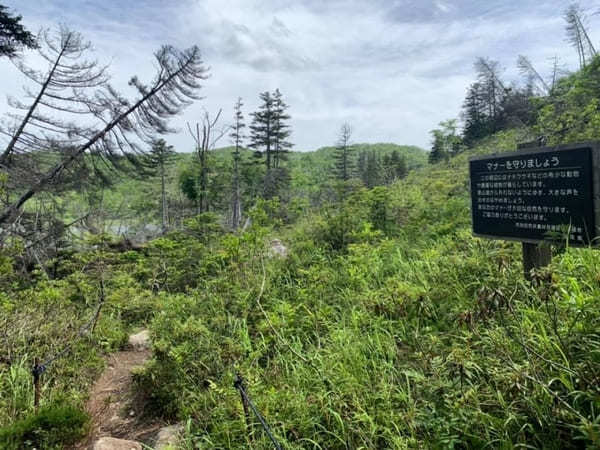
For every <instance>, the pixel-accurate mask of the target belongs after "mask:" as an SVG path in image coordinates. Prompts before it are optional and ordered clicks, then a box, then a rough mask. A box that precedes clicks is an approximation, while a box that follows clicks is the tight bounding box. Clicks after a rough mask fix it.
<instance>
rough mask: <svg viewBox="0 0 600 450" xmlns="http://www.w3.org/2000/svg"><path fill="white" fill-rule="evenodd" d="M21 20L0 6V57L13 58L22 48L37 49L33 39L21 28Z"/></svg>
mask: <svg viewBox="0 0 600 450" xmlns="http://www.w3.org/2000/svg"><path fill="white" fill-rule="evenodd" d="M21 19H22V17H21V16H13V15H11V14H10V13H9V12H8V8H7V7H6V6H4V5H0V56H8V57H13V56H15V55H16V54H17V52H18V51H19V50H20V49H21V48H23V47H27V48H37V42H36V39H35V37H34V36H33V35H32V34H31V33H30V32H29V31H27V30H26V29H25V27H23V25H22V24H21Z"/></svg>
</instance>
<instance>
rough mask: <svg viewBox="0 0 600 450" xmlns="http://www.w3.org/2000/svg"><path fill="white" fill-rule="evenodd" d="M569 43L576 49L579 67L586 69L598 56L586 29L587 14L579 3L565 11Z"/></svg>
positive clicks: (573, 4)
mask: <svg viewBox="0 0 600 450" xmlns="http://www.w3.org/2000/svg"><path fill="white" fill-rule="evenodd" d="M565 21H566V22H567V26H566V32H567V41H568V42H569V43H570V44H571V45H572V46H573V47H575V49H576V50H577V55H578V57H579V67H580V68H584V67H585V66H586V65H587V63H588V61H589V60H591V59H592V58H594V56H596V49H595V48H594V44H592V40H591V39H590V36H589V34H588V32H587V30H586V28H585V12H584V11H583V9H582V8H581V6H580V5H579V4H578V3H572V4H571V5H570V6H569V7H568V8H567V10H566V11H565Z"/></svg>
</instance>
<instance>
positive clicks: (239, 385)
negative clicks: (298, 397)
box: [233, 374, 281, 450]
mask: <svg viewBox="0 0 600 450" xmlns="http://www.w3.org/2000/svg"><path fill="white" fill-rule="evenodd" d="M233 386H234V387H235V388H236V389H237V390H239V391H240V394H241V395H242V397H243V398H244V400H245V401H246V402H248V405H250V408H251V409H252V412H254V415H255V416H256V417H258V420H259V421H260V424H261V425H262V427H263V429H264V430H265V432H266V433H267V436H269V439H271V442H273V445H274V446H275V448H276V449H277V450H281V446H280V445H279V442H277V440H276V439H275V436H273V433H272V432H271V428H270V427H269V424H268V423H267V421H266V420H265V418H264V417H263V416H262V414H261V413H260V411H259V410H258V408H256V406H254V403H252V400H250V397H249V396H248V394H247V393H246V389H245V388H244V379H243V378H242V377H241V376H240V374H236V375H235V380H234V381H233Z"/></svg>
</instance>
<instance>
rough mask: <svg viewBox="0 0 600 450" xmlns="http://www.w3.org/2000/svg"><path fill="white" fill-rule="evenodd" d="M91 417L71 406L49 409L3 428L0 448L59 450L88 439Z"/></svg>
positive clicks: (10, 449)
mask: <svg viewBox="0 0 600 450" xmlns="http://www.w3.org/2000/svg"><path fill="white" fill-rule="evenodd" d="M88 422H89V418H88V416H87V415H86V414H85V413H84V412H83V411H81V410H80V409H79V408H76V407H74V406H71V405H50V406H44V407H42V408H41V409H40V410H39V411H38V412H37V413H35V414H33V415H31V416H29V417H27V418H25V419H22V420H18V421H16V422H14V423H13V424H12V425H9V426H6V427H4V428H0V448H2V449H6V450H12V449H14V450H20V449H24V448H36V449H60V448H63V447H64V446H66V445H70V444H74V443H75V442H76V441H77V440H78V439H81V438H82V437H83V436H85V433H86V431H87V425H88Z"/></svg>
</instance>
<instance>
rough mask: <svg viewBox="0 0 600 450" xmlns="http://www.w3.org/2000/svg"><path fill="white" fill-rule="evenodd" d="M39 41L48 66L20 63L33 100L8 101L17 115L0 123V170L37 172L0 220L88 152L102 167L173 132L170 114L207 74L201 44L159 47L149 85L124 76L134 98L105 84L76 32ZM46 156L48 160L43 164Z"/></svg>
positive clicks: (191, 96)
mask: <svg viewBox="0 0 600 450" xmlns="http://www.w3.org/2000/svg"><path fill="white" fill-rule="evenodd" d="M40 44H41V45H40V49H39V52H40V55H41V57H42V58H43V59H44V60H45V61H46V62H47V63H48V68H47V70H46V71H43V72H40V71H36V70H34V69H31V68H29V67H28V66H26V65H25V64H23V63H18V67H19V69H20V70H21V72H22V73H23V75H24V76H25V77H27V78H28V79H29V80H31V81H32V82H33V84H34V85H35V86H37V91H32V90H30V89H28V90H26V95H27V98H29V99H30V100H31V101H30V103H23V102H21V101H18V100H15V99H12V100H11V105H12V106H13V107H14V108H16V109H17V110H18V111H21V114H13V115H11V116H10V117H11V118H12V119H13V124H12V126H8V127H3V128H2V129H0V133H1V134H2V135H4V136H5V137H7V138H8V143H7V145H6V147H5V149H4V150H3V151H2V153H1V154H0V169H1V170H2V172H5V173H7V174H8V176H9V177H11V178H13V179H14V178H18V177H19V174H20V173H21V174H23V173H24V171H23V170H22V168H23V166H24V165H25V167H28V166H32V167H36V168H37V169H39V170H35V171H31V170H30V173H31V174H32V176H31V177H29V178H27V183H26V184H25V185H24V186H22V187H21V188H20V191H21V193H20V194H19V195H18V198H16V199H15V200H12V201H11V203H10V204H8V205H6V207H5V208H4V209H3V211H1V212H0V225H2V224H6V223H7V222H9V221H10V220H11V218H12V217H13V216H14V215H15V213H16V212H17V211H18V210H19V209H20V208H21V207H22V206H23V205H24V204H25V203H26V202H27V201H28V200H29V199H30V198H32V197H33V196H34V195H36V194H37V193H39V192H41V191H42V190H44V189H47V188H48V187H49V186H50V185H55V184H58V183H59V182H60V180H61V178H62V177H63V176H64V175H65V174H67V173H68V172H69V171H70V170H72V169H73V167H74V166H75V165H76V163H77V162H80V161H82V159H83V156H84V155H85V154H86V152H88V153H90V154H93V155H95V156H98V157H99V158H100V159H101V160H102V161H104V162H105V163H106V165H107V166H112V167H118V166H119V165H120V164H122V163H123V161H130V162H135V161H136V155H139V154H141V153H143V149H144V148H145V147H146V146H147V144H148V143H149V142H151V141H152V139H153V138H155V136H156V134H165V133H168V132H171V131H174V130H172V129H171V128H170V127H169V126H168V119H169V118H171V117H172V116H174V115H176V114H178V113H179V112H180V111H181V110H182V109H183V108H185V107H186V106H188V105H189V104H190V103H191V102H192V101H194V100H197V99H199V98H200V97H199V95H198V90H199V89H200V82H201V81H202V80H204V79H206V75H207V69H206V68H205V67H204V65H203V63H202V60H201V58H200V50H199V49H198V47H196V46H194V47H191V48H189V49H187V50H184V51H179V50H176V49H175V48H173V47H171V46H163V47H162V48H161V49H160V50H158V51H157V52H156V53H155V55H154V56H155V59H156V65H157V73H156V75H155V77H154V79H153V80H152V81H151V82H150V83H149V84H144V83H142V81H141V80H140V79H138V78H137V77H133V78H131V80H130V81H129V85H130V86H131V87H132V88H134V89H135V91H136V92H137V94H138V97H137V98H136V99H135V100H133V101H131V100H128V99H127V98H126V97H124V96H122V95H121V94H120V93H119V92H117V91H116V89H114V88H113V87H112V86H111V85H110V84H109V82H108V81H109V79H108V75H107V71H106V67H105V66H101V65H99V64H98V63H97V62H96V61H89V60H87V59H86V55H87V53H88V51H89V50H90V44H89V42H87V41H85V40H84V39H83V38H82V37H81V35H80V34H79V33H76V32H74V31H71V30H69V29H67V28H65V27H61V28H60V29H59V30H57V32H54V33H52V32H48V31H45V32H43V33H42V34H41V39H40ZM48 155H50V156H51V158H48V162H47V163H46V164H40V163H39V161H41V160H43V159H44V158H43V157H44V156H48ZM31 161H36V163H35V164H32V163H31ZM24 163H25V164H24ZM19 169H21V170H19Z"/></svg>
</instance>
